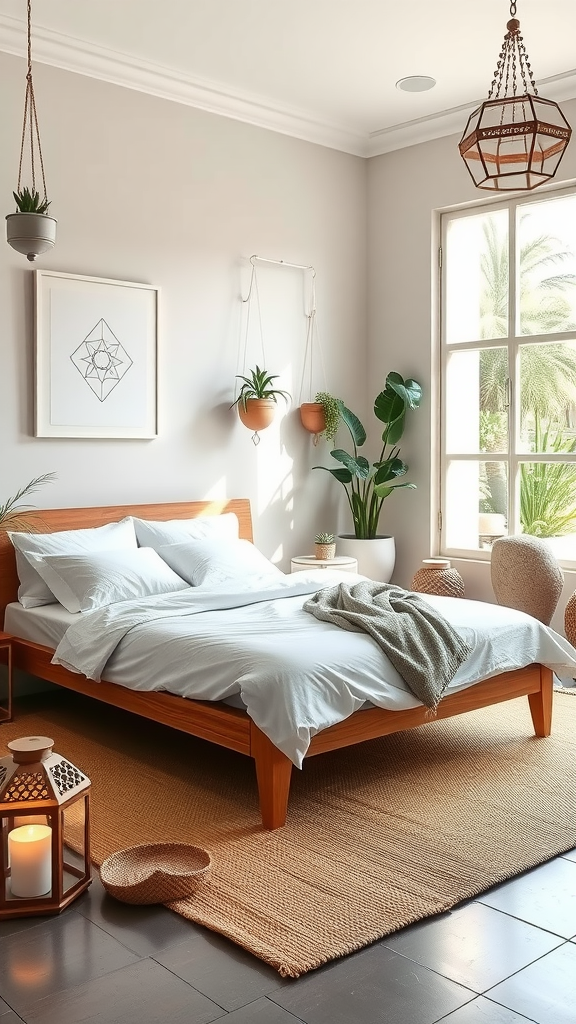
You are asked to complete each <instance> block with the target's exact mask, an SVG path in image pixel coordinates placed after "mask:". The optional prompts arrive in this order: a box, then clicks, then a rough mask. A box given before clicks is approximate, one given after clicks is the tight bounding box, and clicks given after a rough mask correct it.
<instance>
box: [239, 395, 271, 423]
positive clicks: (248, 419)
mask: <svg viewBox="0 0 576 1024" xmlns="http://www.w3.org/2000/svg"><path fill="white" fill-rule="evenodd" d="M276 409H277V405H276V402H275V401H274V399H273V398H247V399H246V408H244V406H243V405H242V402H238V415H239V417H240V419H241V421H242V423H243V424H244V426H245V427H248V429H249V430H264V428H265V427H269V426H270V424H271V423H272V420H273V419H274V416H275V415H276Z"/></svg>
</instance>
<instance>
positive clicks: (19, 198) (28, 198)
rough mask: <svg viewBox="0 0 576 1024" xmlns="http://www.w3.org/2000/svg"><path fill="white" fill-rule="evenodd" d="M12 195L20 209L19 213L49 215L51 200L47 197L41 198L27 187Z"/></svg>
mask: <svg viewBox="0 0 576 1024" xmlns="http://www.w3.org/2000/svg"><path fill="white" fill-rule="evenodd" d="M12 195H13V196H14V199H15V200H16V206H17V207H18V209H17V211H16V212H17V213H43V214H47V213H48V207H49V206H50V200H49V199H46V196H44V198H40V193H39V192H37V191H36V190H32V189H29V188H28V186H27V185H25V186H24V188H22V189H20V190H19V191H18V192H13V193H12Z"/></svg>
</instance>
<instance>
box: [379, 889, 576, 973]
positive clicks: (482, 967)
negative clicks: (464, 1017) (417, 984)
mask: <svg viewBox="0 0 576 1024" xmlns="http://www.w3.org/2000/svg"><path fill="white" fill-rule="evenodd" d="M560 942H561V940H560V939H558V938H557V937H556V936H554V935H549V934H548V932H544V931H541V930H540V929H539V928H534V927H533V925H530V924H525V922H524V921H517V920H515V918H513V917H508V916H507V915H506V914H502V913H500V911H498V910H493V909H492V908H491V907H485V906H484V905H483V904H481V903H470V904H468V905H467V906H465V907H462V909H459V910H455V911H453V913H451V914H443V915H442V916H441V917H437V918H431V919H429V920H427V921H423V922H422V923H421V924H415V925H412V926H411V927H410V928H405V929H404V931H401V932H398V933H397V934H396V935H391V936H390V937H389V938H387V939H383V943H384V944H385V945H386V946H389V947H390V949H394V950H396V952H397V953H402V955H403V956H407V957H410V959H411V960H415V961H416V962H417V963H419V964H424V965H425V966H426V967H430V968H431V969H432V970H433V971H438V973H439V974H443V975H445V976H446V977H447V978H451V979H452V980H453V981H456V982H458V983H459V984H460V985H466V986H468V988H471V989H473V990H474V991H475V992H478V993H480V992H484V991H485V989H487V988H491V986H492V985H496V984H497V982H499V981H502V980H503V979H504V978H507V977H508V976H509V975H510V974H513V973H514V972H515V971H519V970H521V968H522V967H525V966H526V965H527V964H529V963H531V962H532V961H533V960H537V959H538V957H540V956H543V955H544V953H548V952H549V951H550V950H551V949H554V947H555V946H558V945H560Z"/></svg>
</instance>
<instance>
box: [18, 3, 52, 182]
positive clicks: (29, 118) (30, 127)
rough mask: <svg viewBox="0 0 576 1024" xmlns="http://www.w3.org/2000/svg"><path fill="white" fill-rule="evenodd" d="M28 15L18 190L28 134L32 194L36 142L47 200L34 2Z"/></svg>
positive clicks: (28, 9)
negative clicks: (36, 85) (34, 78)
mask: <svg viewBox="0 0 576 1024" xmlns="http://www.w3.org/2000/svg"><path fill="white" fill-rule="evenodd" d="M27 15H28V54H27V56H28V70H27V73H26V95H25V99H24V120H23V122H22V139H21V142H20V162H19V164H18V189H17V191H18V192H20V189H21V184H22V163H23V160H24V147H25V144H26V134H27V133H28V137H29V145H30V169H31V172H32V193H34V192H35V191H36V162H35V155H34V143H35V142H36V148H37V149H38V160H39V163H40V172H41V175H42V189H43V192H44V199H45V200H47V198H48V196H47V194H46V178H45V175H44V160H43V157H42V147H41V145H40V129H39V127H38V115H37V113H36V99H35V97H34V83H33V81H32V0H27Z"/></svg>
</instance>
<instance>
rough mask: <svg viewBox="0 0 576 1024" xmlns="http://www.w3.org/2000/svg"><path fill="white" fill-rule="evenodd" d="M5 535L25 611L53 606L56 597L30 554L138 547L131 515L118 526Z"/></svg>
mask: <svg viewBox="0 0 576 1024" xmlns="http://www.w3.org/2000/svg"><path fill="white" fill-rule="evenodd" d="M8 536H9V537H10V540H11V541H12V543H13V545H14V547H15V548H16V569H17V572H18V578H19V580H20V587H19V588H18V600H19V602H20V604H21V605H23V607H24V608H37V607H39V605H43V604H54V602H55V600H56V599H55V597H54V595H53V593H52V592H51V591H50V589H49V588H48V587H47V586H46V583H45V582H44V580H43V579H42V577H41V576H40V575H39V574H38V572H37V571H36V568H35V567H34V565H33V564H32V560H31V558H30V557H29V556H31V555H76V554H81V553H88V552H90V551H126V550H130V549H131V550H135V549H136V548H137V546H138V545H137V541H136V533H135V531H134V524H133V522H132V519H131V517H130V516H127V517H126V519H122V520H121V521H120V522H119V523H106V525H105V526H96V527H94V528H93V529H89V530H62V531H60V532H59V533H13V532H10V531H8Z"/></svg>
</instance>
